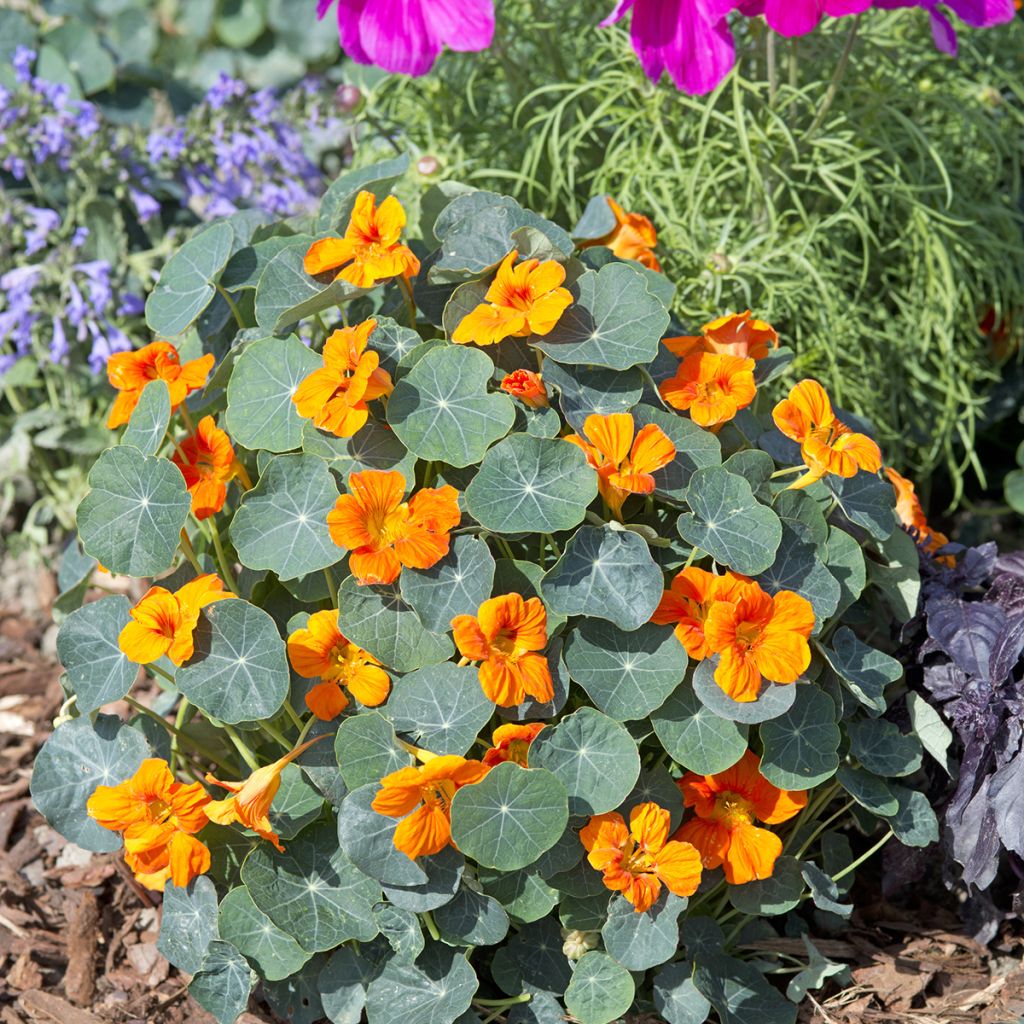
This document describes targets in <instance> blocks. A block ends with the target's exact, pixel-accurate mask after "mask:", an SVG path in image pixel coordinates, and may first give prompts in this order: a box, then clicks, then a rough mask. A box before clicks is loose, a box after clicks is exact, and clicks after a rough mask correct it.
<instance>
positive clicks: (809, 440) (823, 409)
mask: <svg viewBox="0 0 1024 1024" xmlns="http://www.w3.org/2000/svg"><path fill="white" fill-rule="evenodd" d="M772 419H773V420H775V425H776V426H777V427H778V428H779V430H781V431H782V433H784V434H785V435H786V437H788V438H789V439H790V440H792V441H796V442H798V443H799V445H800V454H801V456H802V457H803V460H804V463H805V464H806V466H807V472H806V473H804V474H802V475H801V476H800V478H799V479H798V480H797V481H796V482H795V483H792V484H790V485H789V489H790V490H792V489H793V488H798V487H806V486H807V485H808V484H812V483H814V481H815V480H820V479H821V478H822V477H823V476H826V475H827V474H829V473H831V474H833V475H834V476H841V477H845V478H849V477H852V476H856V475H857V473H858V471H859V470H862V469H863V470H866V471H867V472H868V473H877V472H878V471H879V469H881V467H882V453H881V451H879V448H878V445H877V444H875V442H874V441H872V440H871V438H870V437H868V436H867V435H866V434H855V433H854V432H853V431H852V430H850V428H849V427H848V426H846V424H845V423H841V422H840V421H839V420H838V419H837V418H836V414H835V413H834V412H833V411H832V402H831V401H830V400H829V397H828V395H827V394H826V392H825V389H824V388H823V387H822V386H821V385H820V384H819V383H818V382H817V381H816V380H802V381H800V383H799V384H796V385H795V386H794V387H793V389H792V390H791V391H790V393H789V398H784V399H783V400H782V401H781V402H779V404H778V405H777V406H775V408H774V409H773V410H772Z"/></svg>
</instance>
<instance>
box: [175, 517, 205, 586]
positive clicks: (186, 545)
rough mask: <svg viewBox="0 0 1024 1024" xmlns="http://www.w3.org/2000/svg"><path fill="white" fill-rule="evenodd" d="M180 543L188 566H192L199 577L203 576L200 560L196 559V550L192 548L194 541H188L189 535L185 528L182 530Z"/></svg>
mask: <svg viewBox="0 0 1024 1024" xmlns="http://www.w3.org/2000/svg"><path fill="white" fill-rule="evenodd" d="M179 543H180V546H181V553H182V554H183V555H184V556H185V558H186V559H187V560H188V564H189V565H191V566H192V568H193V569H195V571H196V575H197V576H202V575H203V567H202V566H201V565H200V564H199V559H198V558H197V557H196V551H195V548H194V547H192V541H190V540H189V539H188V534H187V533H186V532H185V528H184V527H182V530H181V540H180V542H179Z"/></svg>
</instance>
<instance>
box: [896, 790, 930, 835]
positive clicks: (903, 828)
mask: <svg viewBox="0 0 1024 1024" xmlns="http://www.w3.org/2000/svg"><path fill="white" fill-rule="evenodd" d="M892 788H893V792H894V793H895V794H896V799H897V800H898V801H899V809H898V810H897V811H896V813H895V814H894V815H892V817H890V818H889V824H890V825H891V826H892V830H893V832H895V833H896V838H897V839H898V840H899V841H900V842H901V843H902V844H903V845H904V846H930V845H931V844H932V843H937V842H938V841H939V821H938V818H937V817H936V816H935V811H934V810H933V809H932V805H931V804H930V803H929V802H928V797H927V796H926V795H925V794H924V793H922V792H921V791H920V790H917V789H908V788H907V787H906V786H893V787H892Z"/></svg>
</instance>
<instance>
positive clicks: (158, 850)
mask: <svg viewBox="0 0 1024 1024" xmlns="http://www.w3.org/2000/svg"><path fill="white" fill-rule="evenodd" d="M209 803H210V798H209V796H207V793H206V790H205V789H203V787H202V784H201V783H199V782H193V783H189V784H185V783H184V782H179V781H178V780H177V779H176V778H175V777H174V776H173V775H172V774H171V769H170V768H169V767H168V764H167V762H166V761H162V760H160V759H159V758H155V757H150V758H147V759H146V760H145V761H143V762H142V764H140V765H139V768H138V771H136V773H135V774H134V775H133V776H132V777H131V778H130V779H127V780H126V781H124V782H122V783H120V784H119V785H117V786H97V787H96V791H95V792H94V793H93V794H92V796H91V797H89V800H88V803H87V804H86V810H87V811H88V813H89V817H90V818H93V819H94V820H95V821H96V822H97V823H98V824H100V825H102V826H103V827H104V828H107V829H110V830H111V832H122V833H123V834H124V859H125V863H126V864H127V865H128V867H129V868H131V870H132V871H134V872H135V877H136V879H137V880H138V881H139V884H140V885H144V886H145V887H146V888H147V889H158V890H160V891H161V892H162V891H163V888H164V886H165V885H166V883H167V880H168V879H170V880H171V881H172V882H174V884H175V885H177V886H179V887H180V888H184V887H185V886H186V885H188V883H189V882H191V881H192V879H193V878H195V877H196V876H197V875H202V874H204V873H205V872H207V871H209V869H210V851H209V850H208V849H207V848H206V846H204V845H203V843H201V842H200V841H199V840H198V839H196V838H195V833H196V832H198V831H199V830H200V829H202V828H204V827H205V826H206V824H207V815H206V808H207V807H208V806H209Z"/></svg>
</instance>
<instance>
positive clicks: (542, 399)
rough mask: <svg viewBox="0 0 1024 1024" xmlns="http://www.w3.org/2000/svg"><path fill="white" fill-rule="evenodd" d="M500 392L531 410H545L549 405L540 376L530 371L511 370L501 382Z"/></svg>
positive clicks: (545, 389) (546, 392)
mask: <svg viewBox="0 0 1024 1024" xmlns="http://www.w3.org/2000/svg"><path fill="white" fill-rule="evenodd" d="M501 390H502V391H504V392H505V393H506V394H509V395H511V396H512V397H513V398H518V399H519V400H520V401H521V402H523V403H524V404H525V405H528V406H530V407H531V408H533V409H546V408H547V407H548V406H549V405H550V404H551V403H550V402H549V401H548V391H547V388H546V387H544V381H543V380H542V379H541V375H540V374H539V373H534V372H533V371H532V370H513V371H512V372H511V373H509V374H507V375H506V376H505V378H504V380H502V382H501Z"/></svg>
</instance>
